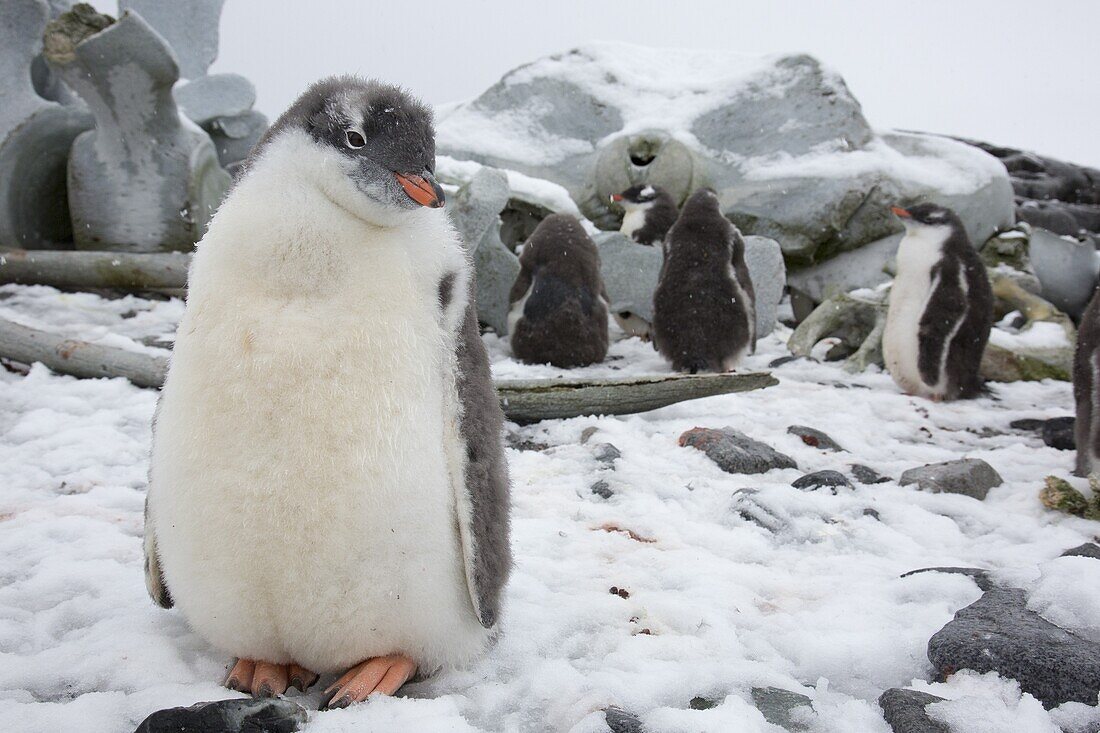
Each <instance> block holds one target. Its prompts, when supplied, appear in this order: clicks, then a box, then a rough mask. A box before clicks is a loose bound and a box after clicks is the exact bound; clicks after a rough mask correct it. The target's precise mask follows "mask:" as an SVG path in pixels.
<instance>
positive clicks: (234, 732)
mask: <svg viewBox="0 0 1100 733" xmlns="http://www.w3.org/2000/svg"><path fill="white" fill-rule="evenodd" d="M305 723H306V711H305V709H304V708H302V706H301V705H298V704H296V703H293V702H291V701H290V700H280V699H277V698H266V699H258V698H234V699H232V700H216V701H214V702H200V703H197V704H195V705H192V706H191V707H188V708H167V709H165V710H158V711H157V712H155V713H153V714H152V715H150V716H149V717H148V718H146V719H145V720H143V721H141V725H139V726H138V727H137V728H136V729H135V730H134V733H190V732H191V731H194V732H195V733H200V731H201V733H293V731H296V730H299V729H300V728H301V726H303V725H305Z"/></svg>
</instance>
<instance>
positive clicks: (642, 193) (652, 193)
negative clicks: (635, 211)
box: [610, 183, 664, 206]
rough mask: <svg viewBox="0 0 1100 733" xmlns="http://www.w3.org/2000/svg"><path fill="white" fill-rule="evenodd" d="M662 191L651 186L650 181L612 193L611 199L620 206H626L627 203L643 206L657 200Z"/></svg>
mask: <svg viewBox="0 0 1100 733" xmlns="http://www.w3.org/2000/svg"><path fill="white" fill-rule="evenodd" d="M662 193H664V192H663V191H662V190H661V189H660V188H658V187H656V186H651V185H649V184H648V183H638V184H635V185H633V186H631V187H630V188H628V189H626V190H625V191H623V192H622V193H613V194H611V196H610V199H611V203H613V204H619V205H620V206H625V205H627V204H634V205H636V206H641V205H644V204H648V203H650V202H652V201H656V200H657V198H658V197H659V196H660V195H661V194H662Z"/></svg>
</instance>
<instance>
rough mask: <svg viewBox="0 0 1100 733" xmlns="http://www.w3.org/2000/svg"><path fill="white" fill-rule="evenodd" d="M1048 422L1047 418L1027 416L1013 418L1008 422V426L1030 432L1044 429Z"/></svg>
mask: <svg viewBox="0 0 1100 733" xmlns="http://www.w3.org/2000/svg"><path fill="white" fill-rule="evenodd" d="M1046 424H1047V421H1046V420H1041V419H1039V418H1034V417H1026V418H1023V419H1022V420H1013V421H1012V422H1010V423H1009V424H1008V427H1010V428H1012V429H1013V430H1026V431H1027V432H1029V433H1033V432H1038V431H1040V430H1042V429H1043V426H1044V425H1046Z"/></svg>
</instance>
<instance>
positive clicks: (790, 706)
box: [752, 687, 813, 733]
mask: <svg viewBox="0 0 1100 733" xmlns="http://www.w3.org/2000/svg"><path fill="white" fill-rule="evenodd" d="M752 704H753V705H755V706H756V709H757V710H759V711H760V714H761V715H763V716H764V720H766V721H768V722H769V723H772V724H773V725H778V726H781V727H783V728H786V729H787V730H788V731H791V733H798V731H804V730H809V729H808V728H807V727H806V725H805V724H803V723H797V722H792V721H791V711H793V710H794V709H795V708H799V707H803V706H809V707H811V708H812V707H813V703H812V701H811V700H810V698H808V697H806V696H805V695H801V694H799V693H797V692H791V691H790V690H784V689H783V688H781V687H754V688H752Z"/></svg>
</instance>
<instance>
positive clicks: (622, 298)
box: [592, 232, 664, 322]
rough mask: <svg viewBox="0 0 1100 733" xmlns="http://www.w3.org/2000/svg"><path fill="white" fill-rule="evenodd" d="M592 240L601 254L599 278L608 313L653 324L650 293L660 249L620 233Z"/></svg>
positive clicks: (660, 259)
mask: <svg viewBox="0 0 1100 733" xmlns="http://www.w3.org/2000/svg"><path fill="white" fill-rule="evenodd" d="M592 241H594V242H595V243H596V248H597V249H598V250H599V251H600V275H601V276H602V277H603V282H604V286H605V287H606V288H607V296H608V297H609V298H610V299H611V312H612V313H619V314H624V313H630V314H633V315H636V316H638V317H639V318H641V319H643V320H645V321H647V322H649V321H652V320H653V291H654V290H656V289H657V279H658V277H659V276H660V274H661V264H662V262H664V256H663V255H662V254H661V248H660V247H643V246H641V245H639V244H638V243H637V242H635V241H634V240H632V239H631V238H630V237H627V236H626V235H625V234H620V233H619V232H601V233H599V234H596V235H595V236H593V237H592Z"/></svg>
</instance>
